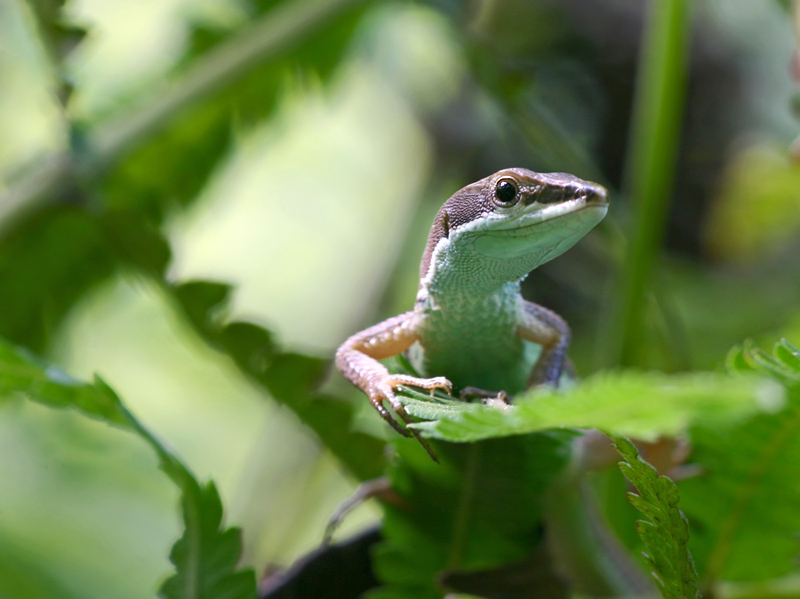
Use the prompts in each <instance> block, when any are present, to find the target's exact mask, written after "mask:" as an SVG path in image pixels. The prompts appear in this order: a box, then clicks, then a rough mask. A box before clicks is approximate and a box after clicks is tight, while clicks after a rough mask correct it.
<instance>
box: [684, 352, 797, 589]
mask: <svg viewBox="0 0 800 599" xmlns="http://www.w3.org/2000/svg"><path fill="white" fill-rule="evenodd" d="M798 355H800V352H798V350H797V348H795V347H794V346H792V345H791V344H789V343H788V342H786V341H783V342H781V343H780V344H779V345H778V346H777V347H776V350H775V352H774V353H773V354H772V355H769V354H767V353H765V352H763V351H761V350H760V349H758V348H756V347H754V346H752V345H751V344H746V345H745V346H744V347H743V348H739V349H737V350H735V351H733V352H731V354H730V355H729V357H728V367H729V368H730V369H731V370H733V371H736V372H743V373H753V372H756V373H759V374H762V375H767V376H770V377H772V378H774V380H775V381H776V382H777V383H779V384H781V385H782V386H783V387H784V388H785V391H786V399H787V400H786V402H785V404H784V405H783V407H782V408H781V409H778V410H774V411H772V412H767V413H760V414H753V415H752V416H751V417H749V418H747V419H746V420H743V421H741V422H737V423H729V424H728V425H716V426H710V425H700V424H698V425H697V426H695V427H693V428H692V429H691V430H690V436H691V442H692V447H693V450H692V455H691V459H692V461H693V462H695V463H697V464H699V465H700V467H701V468H702V474H701V475H700V476H695V477H691V478H688V479H686V480H683V481H680V482H679V488H680V490H681V497H682V501H681V505H682V507H683V510H684V512H685V513H686V515H687V517H688V518H689V521H690V522H691V524H692V530H693V534H692V539H691V542H690V547H691V550H692V553H693V555H694V556H695V560H696V562H697V566H698V571H699V572H700V574H701V575H702V576H703V578H704V587H710V586H712V585H713V584H715V583H716V582H718V581H720V580H734V581H761V580H767V579H770V578H775V577H779V576H784V575H788V574H790V573H795V572H796V571H797V555H798V553H800V543H798V540H797V539H798V534H800V512H798V509H797V506H798V505H800V486H798V485H797V484H796V483H795V482H794V481H797V480H800V368H798Z"/></svg>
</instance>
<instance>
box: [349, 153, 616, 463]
mask: <svg viewBox="0 0 800 599" xmlns="http://www.w3.org/2000/svg"><path fill="white" fill-rule="evenodd" d="M607 207H608V202H607V199H606V191H605V189H603V188H602V187H601V186H599V185H596V184H594V183H589V182H587V181H583V180H581V179H578V178H577V177H573V176H572V175H568V174H564V173H546V174H545V173H535V172H533V171H529V170H525V169H518V168H513V169H505V170H502V171H499V172H497V173H495V174H494V175H491V176H490V177H486V178H485V179H481V180H480V181H478V182H476V183H473V184H471V185H468V186H467V187H464V188H463V189H461V190H459V191H458V192H456V193H455V194H454V195H453V196H452V197H451V198H450V199H449V200H447V202H445V204H444V205H443V206H442V208H441V210H440V211H439V213H438V214H437V216H436V218H435V220H434V222H433V227H432V229H431V233H430V236H429V238H428V245H427V248H426V250H425V254H424V255H423V258H422V264H421V266H420V287H419V293H418V294H417V302H416V304H415V306H414V309H413V310H412V311H410V312H406V313H405V314H401V315H399V316H395V317H394V318H390V319H388V320H386V321H384V322H382V323H380V324H377V325H375V326H373V327H370V328H368V329H366V330H364V331H361V332H360V333H356V334H355V335H353V336H352V337H350V338H349V339H348V340H347V341H345V342H344V343H343V344H342V346H341V347H340V348H339V350H338V351H337V352H336V365H337V367H338V368H339V370H340V371H341V372H342V374H344V376H345V377H346V378H347V379H348V380H349V381H350V382H351V383H353V384H354V385H355V386H356V387H358V388H359V389H361V390H362V391H363V392H364V393H366V395H367V396H368V397H369V400H370V402H371V403H372V405H373V406H374V407H375V409H376V410H377V411H378V412H379V413H380V415H381V416H382V417H383V418H384V420H386V421H387V422H388V423H389V424H391V426H392V427H393V428H394V429H395V430H397V431H398V432H400V433H401V434H404V435H407V436H408V435H409V432H408V429H406V428H405V427H404V426H403V425H402V424H401V423H399V422H398V421H397V420H395V419H394V418H392V416H391V414H390V412H389V411H388V410H387V408H386V407H385V405H384V404H385V403H386V404H388V405H389V406H391V408H392V410H394V412H395V413H396V414H397V415H398V416H399V417H400V419H401V420H402V421H403V422H404V423H408V422H410V421H411V419H410V417H409V416H408V414H407V413H406V411H405V409H404V408H403V405H402V404H401V403H400V401H399V400H398V399H397V397H396V396H395V390H396V389H397V387H398V386H399V385H405V386H409V387H418V388H420V389H425V390H429V391H433V390H435V389H444V390H445V391H447V392H448V393H451V392H452V390H453V389H454V388H455V389H459V390H460V389H464V388H466V387H472V388H480V389H483V390H486V391H489V392H492V393H493V394H499V393H500V392H505V393H507V394H509V395H513V394H515V393H518V392H520V391H522V390H524V389H525V388H526V387H528V386H531V385H538V384H551V385H556V384H558V380H559V378H560V376H561V373H562V371H563V368H564V361H565V358H566V350H567V346H568V345H569V336H570V334H569V328H568V326H567V324H566V323H565V322H564V320H563V319H562V318H561V317H560V316H558V315H557V314H555V313H554V312H551V311H549V310H547V309H546V308H543V307H542V306H538V305H536V304H533V303H531V302H527V301H525V300H524V299H523V298H522V296H521V294H520V282H521V281H522V279H524V278H525V277H526V276H527V275H528V273H530V271H532V270H533V269H535V268H536V267H537V266H539V265H540V264H543V263H544V262H547V261H549V260H551V259H553V258H555V257H556V256H558V255H560V254H561V253H562V252H564V251H566V250H567V249H569V248H570V247H572V246H573V245H574V244H575V243H576V242H577V241H578V240H579V239H580V238H581V237H583V236H584V235H585V234H586V233H588V232H589V231H590V230H591V229H592V228H593V227H594V226H595V225H596V224H597V223H598V222H600V220H602V218H603V217H604V216H605V213H606V210H607ZM403 352H408V355H409V358H410V360H411V362H412V364H413V365H414V367H415V368H416V369H417V371H418V372H419V373H420V374H422V376H423V377H426V378H419V377H412V376H407V375H393V374H390V373H389V372H388V370H387V369H386V368H385V367H384V366H383V365H382V364H381V363H380V362H378V360H380V359H383V358H388V357H390V356H394V355H397V354H400V353H403ZM414 434H415V436H417V438H418V439H419V440H420V442H422V443H423V445H425V447H426V449H427V450H428V452H429V453H430V454H431V457H433V458H434V459H436V458H435V455H434V454H433V452H432V451H431V450H430V448H429V447H428V446H427V443H425V441H424V440H423V439H422V438H421V437H419V436H418V435H416V433H414Z"/></svg>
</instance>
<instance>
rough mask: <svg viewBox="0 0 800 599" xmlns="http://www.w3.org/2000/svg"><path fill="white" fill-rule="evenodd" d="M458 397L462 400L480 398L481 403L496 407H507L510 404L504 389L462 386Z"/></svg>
mask: <svg viewBox="0 0 800 599" xmlns="http://www.w3.org/2000/svg"><path fill="white" fill-rule="evenodd" d="M458 397H459V398H460V399H462V400H464V401H470V400H472V399H480V400H481V402H482V403H483V404H485V405H487V406H493V407H496V408H507V407H508V406H510V405H511V399H510V398H509V397H508V393H506V392H505V391H487V390H486V389H479V388H478V387H464V388H463V389H462V390H461V393H459V394H458Z"/></svg>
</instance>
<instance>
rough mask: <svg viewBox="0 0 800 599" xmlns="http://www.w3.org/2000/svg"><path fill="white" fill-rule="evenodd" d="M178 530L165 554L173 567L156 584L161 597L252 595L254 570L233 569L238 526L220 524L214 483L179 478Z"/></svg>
mask: <svg viewBox="0 0 800 599" xmlns="http://www.w3.org/2000/svg"><path fill="white" fill-rule="evenodd" d="M181 504H182V508H183V519H184V525H185V529H184V530H185V532H184V535H183V536H182V537H181V538H180V539H178V541H176V543H175V545H174V546H173V548H172V551H171V552H170V556H169V559H170V561H171V562H172V563H173V564H174V565H175V568H176V570H177V572H176V573H175V574H173V575H172V576H171V577H170V578H168V579H167V580H166V581H165V582H164V584H163V585H162V586H161V589H160V590H159V595H160V596H161V597H163V598H164V599H253V598H254V597H255V592H256V588H255V574H254V572H253V571H252V570H250V569H247V570H239V571H237V570H236V569H235V566H236V562H237V561H238V559H239V554H240V552H241V538H240V536H241V532H240V530H239V529H238V528H227V529H225V528H223V526H222V503H221V501H220V498H219V493H217V489H216V487H215V486H214V483H211V482H209V483H208V484H206V485H199V484H197V482H196V481H195V480H194V478H192V477H188V478H186V479H185V488H184V494H183V500H182V502H181Z"/></svg>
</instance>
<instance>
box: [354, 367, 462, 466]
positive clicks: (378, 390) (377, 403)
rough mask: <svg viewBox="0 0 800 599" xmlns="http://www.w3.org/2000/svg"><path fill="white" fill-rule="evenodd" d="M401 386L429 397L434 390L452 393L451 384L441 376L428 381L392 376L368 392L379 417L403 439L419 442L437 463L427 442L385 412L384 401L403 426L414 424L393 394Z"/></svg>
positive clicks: (397, 375) (400, 375)
mask: <svg viewBox="0 0 800 599" xmlns="http://www.w3.org/2000/svg"><path fill="white" fill-rule="evenodd" d="M401 385H404V386H406V387H418V388H420V389H426V390H428V391H430V392H431V395H433V392H434V391H435V390H436V389H444V390H445V391H446V392H447V394H448V395H449V394H451V393H452V391H453V384H452V383H451V382H450V381H448V380H447V379H446V378H445V377H443V376H437V377H434V378H430V379H421V378H417V377H415V376H409V375H407V374H392V375H389V376H387V377H384V378H383V379H382V380H381V381H380V382H378V383H376V384H375V385H373V387H372V389H370V392H369V401H370V403H371V404H372V405H373V406H374V407H375V409H376V410H377V411H378V413H379V414H380V415H381V418H383V419H384V420H385V421H386V422H388V423H389V424H390V425H391V427H392V428H393V429H394V430H396V431H397V432H398V433H400V434H401V435H403V436H404V437H412V436H413V437H414V438H416V439H417V441H419V442H420V444H421V445H422V446H423V447H424V448H425V451H427V452H428V455H430V456H431V458H433V460H434V461H435V462H438V461H439V459H438V458H437V457H436V454H435V453H434V451H433V449H432V448H431V446H430V445H429V444H428V442H427V441H426V440H425V439H424V438H423V437H422V436H421V435H420V434H419V433H418V432H417V431H415V430H410V429H408V428H406V427H405V426H403V425H401V424H400V423H399V422H398V421H397V420H396V419H394V418H392V415H391V414H390V413H389V410H387V409H386V407H385V406H384V405H383V402H384V401H387V402H389V405H391V406H392V409H393V410H394V412H395V414H397V415H398V416H399V417H400V419H401V420H402V421H403V423H404V424H411V423H412V422H414V420H413V418H411V416H410V415H409V413H408V412H406V408H405V406H404V405H403V404H402V402H401V401H400V400H399V399H398V398H397V396H396V395H395V393H394V392H395V390H396V389H397V388H398V387H400V386H401Z"/></svg>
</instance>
